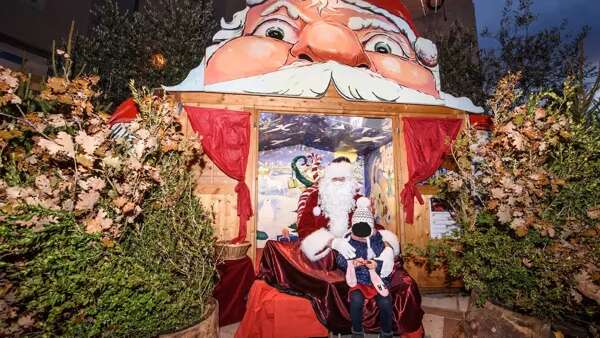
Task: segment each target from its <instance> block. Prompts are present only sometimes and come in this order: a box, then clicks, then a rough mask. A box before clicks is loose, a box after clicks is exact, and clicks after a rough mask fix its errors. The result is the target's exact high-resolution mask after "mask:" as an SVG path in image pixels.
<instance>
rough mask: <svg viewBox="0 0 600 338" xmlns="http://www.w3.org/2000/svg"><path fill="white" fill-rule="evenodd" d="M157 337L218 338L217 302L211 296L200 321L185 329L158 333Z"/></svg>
mask: <svg viewBox="0 0 600 338" xmlns="http://www.w3.org/2000/svg"><path fill="white" fill-rule="evenodd" d="M159 338H219V303H218V302H217V300H216V299H214V298H211V299H210V302H209V304H208V311H207V315H206V316H205V318H204V319H203V320H202V321H200V322H199V323H198V324H195V325H193V326H190V327H188V328H187V329H185V330H181V331H178V332H174V333H169V334H164V335H160V336H159Z"/></svg>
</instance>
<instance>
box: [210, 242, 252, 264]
mask: <svg viewBox="0 0 600 338" xmlns="http://www.w3.org/2000/svg"><path fill="white" fill-rule="evenodd" d="M250 245H251V244H250V242H242V243H236V244H233V243H230V242H228V241H218V242H217V243H215V249H216V253H217V257H218V258H219V259H222V260H225V261H232V260H236V259H240V258H244V257H245V256H246V253H247V252H248V249H249V248H250Z"/></svg>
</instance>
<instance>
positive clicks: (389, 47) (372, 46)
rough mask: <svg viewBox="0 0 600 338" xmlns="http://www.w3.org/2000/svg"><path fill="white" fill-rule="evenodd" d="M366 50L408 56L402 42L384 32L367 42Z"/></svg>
mask: <svg viewBox="0 0 600 338" xmlns="http://www.w3.org/2000/svg"><path fill="white" fill-rule="evenodd" d="M365 50H366V51H368V52H375V53H381V54H394V55H396V56H400V57H404V58H406V57H408V54H407V53H406V52H405V51H404V49H403V48H402V46H401V45H400V43H398V42H397V41H396V40H394V39H392V38H391V37H389V36H387V35H383V34H377V35H374V36H372V37H371V38H369V39H368V40H367V41H366V42H365Z"/></svg>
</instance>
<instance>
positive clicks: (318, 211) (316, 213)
mask: <svg viewBox="0 0 600 338" xmlns="http://www.w3.org/2000/svg"><path fill="white" fill-rule="evenodd" d="M313 215H315V216H320V215H321V208H319V207H314V208H313Z"/></svg>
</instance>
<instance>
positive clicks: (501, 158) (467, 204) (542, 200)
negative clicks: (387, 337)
mask: <svg viewBox="0 0 600 338" xmlns="http://www.w3.org/2000/svg"><path fill="white" fill-rule="evenodd" d="M519 79H520V76H519V74H510V75H508V76H507V77H506V78H504V79H503V80H502V81H500V82H499V84H498V87H497V88H496V93H495V95H494V96H493V97H492V99H491V100H490V101H489V102H488V105H489V106H490V109H491V110H492V112H493V113H494V116H493V122H494V123H493V125H494V127H493V129H492V131H491V133H490V135H489V136H488V137H487V140H486V139H482V138H481V137H480V136H481V134H480V132H478V131H476V130H474V129H470V128H467V129H466V130H465V131H464V132H463V134H462V136H461V137H460V138H459V139H458V140H457V141H456V143H455V144H454V146H453V149H452V155H453V156H454V159H455V160H456V163H457V167H458V169H457V170H456V171H455V172H450V173H448V174H447V175H445V176H443V177H441V178H438V179H436V181H435V182H434V183H436V185H437V186H438V187H439V188H440V190H441V194H442V197H443V198H445V200H447V201H448V202H449V204H450V206H451V208H452V209H453V212H454V216H455V219H456V220H457V222H458V223H459V224H460V225H461V229H460V230H459V231H457V232H456V233H455V234H454V235H453V236H451V237H449V238H446V239H443V240H438V241H433V242H430V243H429V245H428V246H427V247H426V248H424V249H414V248H413V250H410V251H408V252H406V255H407V257H408V258H409V259H411V260H415V261H417V262H419V263H421V264H426V265H427V266H428V267H430V268H437V267H444V268H446V269H447V271H448V274H449V275H450V276H451V277H452V278H460V279H462V280H463V281H464V285H465V287H466V288H467V289H468V290H471V291H472V304H471V306H470V309H469V311H468V313H467V318H466V321H467V323H466V325H465V332H466V334H467V336H469V337H470V336H475V335H482V334H483V335H486V336H490V337H492V336H493V337H508V336H515V337H521V336H523V337H525V336H540V337H541V336H546V335H547V334H550V328H551V326H550V325H549V323H552V325H553V327H554V329H555V330H562V331H563V332H565V333H570V334H574V335H580V336H586V335H588V334H589V335H590V336H594V334H597V333H598V332H599V330H600V328H599V327H598V325H597V324H598V318H599V316H600V279H599V278H600V270H598V266H599V263H600V257H599V256H598V247H600V246H599V244H600V240H599V237H598V234H599V233H600V232H599V230H600V229H599V228H598V220H599V219H600V212H598V210H600V209H599V208H598V206H599V205H600V190H599V189H597V187H598V186H600V175H599V174H598V173H599V172H600V171H598V168H600V137H599V135H600V123H599V121H598V119H597V116H598V115H597V114H598V108H597V106H596V108H595V110H594V109H593V107H594V106H593V105H592V106H591V107H592V109H591V110H590V109H588V107H590V105H589V103H590V100H589V98H590V97H591V96H589V95H587V94H585V90H583V87H581V84H577V83H575V82H572V81H567V82H566V83H565V85H564V88H563V90H562V92H561V94H560V95H559V94H556V93H555V92H541V93H539V94H535V95H532V96H530V97H528V98H522V97H520V95H519V92H518V90H517V89H516V88H517V82H518V81H519ZM595 88H596V89H595V90H597V89H598V88H600V79H599V80H598V81H597V82H596V85H595ZM585 116H588V117H587V118H584V117H585ZM481 306H483V309H480V307H481ZM492 329H493V330H492ZM484 332H485V333H484ZM526 332H529V335H527V334H526Z"/></svg>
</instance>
